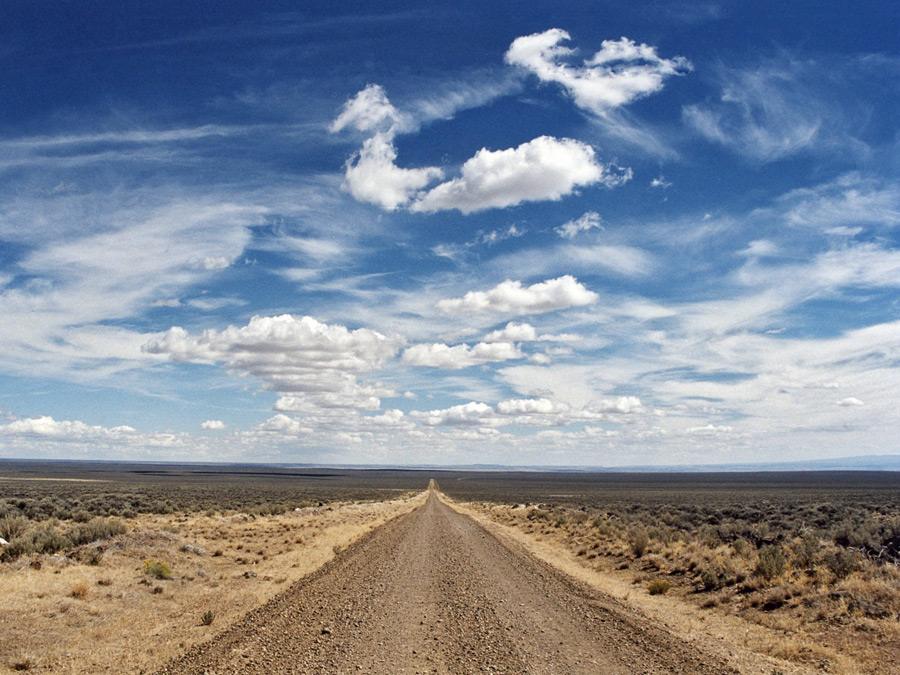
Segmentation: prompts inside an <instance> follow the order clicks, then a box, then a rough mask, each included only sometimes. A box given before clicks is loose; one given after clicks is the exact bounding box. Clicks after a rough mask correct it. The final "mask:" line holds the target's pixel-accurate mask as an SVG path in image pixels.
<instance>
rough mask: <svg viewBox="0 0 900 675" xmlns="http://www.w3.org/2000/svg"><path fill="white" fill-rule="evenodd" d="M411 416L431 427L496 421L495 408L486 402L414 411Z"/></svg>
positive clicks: (487, 424)
mask: <svg viewBox="0 0 900 675" xmlns="http://www.w3.org/2000/svg"><path fill="white" fill-rule="evenodd" d="M410 417H415V418H416V419H419V420H421V421H422V424H424V425H426V426H429V427H437V426H490V425H491V424H494V423H495V422H496V419H495V415H494V409H493V408H491V406H489V405H487V404H486V403H476V402H474V401H473V402H471V403H464V404H461V405H455V406H452V407H450V408H445V409H443V410H429V411H413V412H411V413H410Z"/></svg>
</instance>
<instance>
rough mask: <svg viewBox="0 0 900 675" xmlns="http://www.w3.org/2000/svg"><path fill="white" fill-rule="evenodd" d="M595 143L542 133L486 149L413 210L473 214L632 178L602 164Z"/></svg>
mask: <svg viewBox="0 0 900 675" xmlns="http://www.w3.org/2000/svg"><path fill="white" fill-rule="evenodd" d="M595 154H596V153H595V151H594V148H592V147H591V146H590V145H588V144H586V143H582V142H581V141H576V140H573V139H571V138H563V139H558V138H553V137H551V136H540V137H538V138H535V139H534V140H532V141H528V142H527V143H523V144H522V145H520V146H518V147H516V148H508V149H506V150H496V151H494V150H488V149H487V148H482V149H481V150H479V151H478V152H477V153H475V155H474V156H473V157H472V158H471V159H469V160H467V161H466V162H465V164H463V166H462V169H461V175H460V177H459V178H454V179H453V180H449V181H447V182H445V183H441V184H440V185H437V186H435V187H434V188H432V189H431V190H430V191H428V192H426V193H425V194H423V195H422V196H420V197H419V198H418V199H416V200H415V201H414V202H413V203H412V204H411V206H410V210H411V211H423V212H427V213H431V212H434V211H443V210H448V209H458V210H460V211H461V212H462V213H472V212H474V211H482V210H484V209H490V208H504V207H507V206H514V205H516V204H520V203H522V202H529V201H544V200H558V199H561V198H562V197H564V196H565V195H568V194H570V193H572V192H573V191H574V190H575V189H576V188H578V187H582V186H586V185H593V184H595V183H603V184H605V185H606V186H608V187H613V186H615V185H618V184H620V183H623V182H624V181H627V180H628V179H630V178H631V173H630V171H626V172H624V173H622V172H618V171H614V170H612V169H610V168H609V167H606V166H604V165H602V164H600V163H599V162H598V161H597V159H596V156H595Z"/></svg>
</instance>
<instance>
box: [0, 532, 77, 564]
mask: <svg viewBox="0 0 900 675" xmlns="http://www.w3.org/2000/svg"><path fill="white" fill-rule="evenodd" d="M68 545H69V540H68V539H67V538H66V537H65V536H63V535H62V534H60V533H59V532H58V531H57V530H55V529H53V528H52V527H41V528H38V529H34V530H29V531H27V532H26V533H25V534H21V535H19V536H18V537H16V538H15V539H13V540H12V541H10V542H9V546H5V547H4V548H3V555H2V559H3V560H5V561H9V560H15V559H16V558H18V557H19V556H22V555H28V554H31V553H56V552H58V551H61V550H62V549H64V548H65V547H66V546H68Z"/></svg>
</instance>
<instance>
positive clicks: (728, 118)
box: [682, 59, 853, 162]
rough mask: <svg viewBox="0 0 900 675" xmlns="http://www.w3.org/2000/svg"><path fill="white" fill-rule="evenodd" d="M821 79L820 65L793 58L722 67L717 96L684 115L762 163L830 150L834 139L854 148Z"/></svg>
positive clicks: (717, 139)
mask: <svg viewBox="0 0 900 675" xmlns="http://www.w3.org/2000/svg"><path fill="white" fill-rule="evenodd" d="M817 78H818V79H817ZM813 81H815V83H813ZM821 83H822V80H821V73H820V72H819V69H817V68H811V67H809V66H808V64H805V63H802V62H800V61H795V60H789V59H781V60H779V61H777V62H770V63H766V64H763V65H760V66H758V67H756V68H725V67H723V68H721V69H720V71H719V75H718V84H719V87H720V88H721V94H720V97H719V100H718V101H717V102H715V103H707V104H692V105H686V106H684V108H683V110H682V116H683V119H684V121H685V122H686V123H687V124H688V125H689V126H690V127H692V128H693V129H694V130H695V131H696V132H697V133H699V134H700V135H701V136H703V137H705V138H706V139H707V140H709V141H711V142H714V143H717V144H720V145H722V146H725V147H727V148H729V149H731V150H733V151H734V152H737V153H739V154H741V155H744V156H745V157H748V158H750V159H752V160H755V161H759V162H770V161H775V160H779V159H781V158H784V157H788V156H791V155H795V154H797V153H799V152H804V151H815V152H819V151H822V150H823V149H825V150H828V149H830V148H832V147H834V145H835V143H839V145H840V146H841V147H842V148H844V149H845V150H846V149H847V148H848V147H849V148H852V147H853V141H852V140H851V139H850V138H849V137H846V136H844V133H845V132H844V128H843V127H844V113H843V112H842V111H841V109H840V108H839V107H838V105H837V104H836V103H835V102H834V101H833V100H828V99H826V98H823V97H822V88H821Z"/></svg>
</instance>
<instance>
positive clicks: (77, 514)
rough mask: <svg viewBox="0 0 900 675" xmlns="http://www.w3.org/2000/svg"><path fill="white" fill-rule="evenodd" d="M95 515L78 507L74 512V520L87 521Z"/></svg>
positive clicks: (77, 521) (78, 521)
mask: <svg viewBox="0 0 900 675" xmlns="http://www.w3.org/2000/svg"><path fill="white" fill-rule="evenodd" d="M93 517H94V516H92V515H91V514H90V513H89V512H88V511H86V510H84V509H78V510H77V511H73V512H72V520H74V521H75V522H76V523H86V522H88V521H89V520H90V519H91V518H93Z"/></svg>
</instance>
